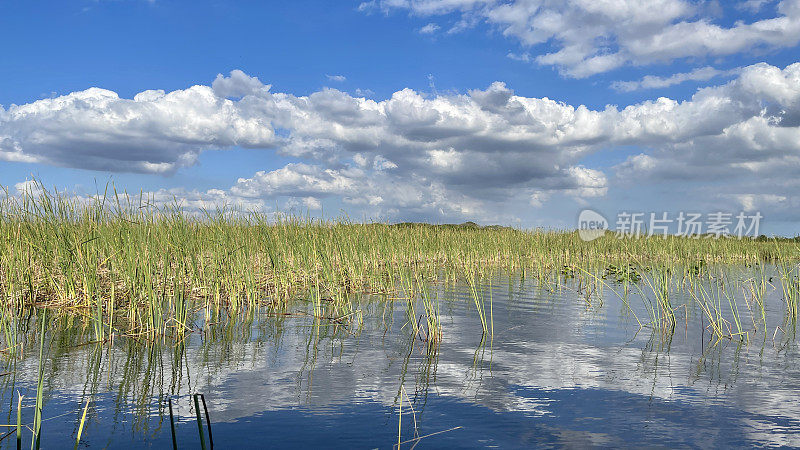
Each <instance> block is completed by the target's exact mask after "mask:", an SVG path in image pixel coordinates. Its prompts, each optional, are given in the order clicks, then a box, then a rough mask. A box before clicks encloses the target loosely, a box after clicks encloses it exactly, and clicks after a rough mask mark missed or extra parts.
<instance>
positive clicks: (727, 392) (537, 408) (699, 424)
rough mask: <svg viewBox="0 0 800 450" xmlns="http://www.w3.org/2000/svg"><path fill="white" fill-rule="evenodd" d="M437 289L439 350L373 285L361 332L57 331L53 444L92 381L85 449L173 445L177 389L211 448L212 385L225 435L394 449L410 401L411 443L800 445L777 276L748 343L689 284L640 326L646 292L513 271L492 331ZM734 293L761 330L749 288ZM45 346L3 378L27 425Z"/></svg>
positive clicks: (469, 303) (276, 320) (294, 323)
mask: <svg viewBox="0 0 800 450" xmlns="http://www.w3.org/2000/svg"><path fill="white" fill-rule="evenodd" d="M431 289H432V291H431V292H432V295H434V296H436V297H437V298H438V299H439V304H440V307H441V315H442V320H443V341H442V343H441V345H440V346H439V347H438V351H436V352H428V351H427V347H426V344H425V343H424V342H421V341H420V339H418V338H415V337H414V335H413V332H412V331H411V329H410V326H409V325H408V324H407V320H408V317H409V316H408V313H407V302H405V301H403V300H395V301H391V300H388V301H387V300H385V299H380V298H379V297H373V298H366V297H365V298H361V299H359V300H358V301H359V302H360V303H361V305H360V308H361V310H362V311H363V313H364V321H363V326H362V327H361V329H358V330H357V329H354V328H352V327H351V328H350V329H348V328H346V327H342V326H333V325H325V326H314V322H313V321H312V320H310V319H309V318H307V317H302V316H301V317H294V316H282V317H270V316H268V315H267V314H266V310H265V312H264V314H258V315H256V317H255V318H254V320H253V322H252V323H251V324H249V325H245V324H242V323H239V322H236V323H229V324H216V325H213V326H210V327H209V331H208V332H206V333H200V332H197V333H192V334H190V335H189V337H188V339H187V341H186V342H185V345H176V344H175V343H174V342H172V341H170V340H168V341H165V342H162V343H144V342H137V341H134V340H130V339H117V340H116V341H115V343H114V345H113V346H109V345H107V344H106V345H104V346H99V345H95V344H88V345H85V343H86V342H87V341H88V339H87V338H86V337H85V336H81V335H80V333H77V332H70V333H66V332H62V333H52V335H51V336H50V337H49V338H50V342H51V343H50V346H49V351H48V355H49V357H48V360H47V361H48V362H47V365H46V379H45V390H46V392H47V397H46V401H45V404H44V413H43V415H44V417H45V419H46V420H45V422H44V423H43V427H42V430H43V434H42V447H43V448H62V447H63V448H67V447H70V448H71V447H72V445H73V444H74V439H75V435H76V433H77V424H78V421H79V418H80V412H81V410H82V406H83V404H85V401H86V399H87V397H89V396H91V398H92V399H93V400H92V403H91V404H90V407H89V410H88V414H87V425H86V429H85V430H84V432H83V437H82V442H81V445H82V446H83V447H90V448H105V447H110V448H140V447H153V448H167V447H170V446H171V444H172V438H171V433H170V427H169V414H168V412H167V409H166V406H165V404H166V399H167V398H170V397H171V398H172V399H173V402H174V412H175V419H176V421H177V426H176V433H177V440H178V444H179V447H180V448H199V444H200V442H199V436H198V433H197V424H196V422H195V421H194V417H195V416H194V408H193V405H192V401H191V394H192V393H195V392H199V393H203V394H204V395H205V398H206V401H207V406H208V410H209V415H210V417H211V421H212V432H213V439H214V444H215V447H217V448H235V447H240V448H245V447H264V446H269V447H327V448H331V447H341V448H391V447H392V445H393V444H396V443H397V434H398V417H399V416H398V406H399V404H400V399H401V398H402V408H403V417H402V426H401V428H402V440H403V441H405V440H410V439H413V438H414V437H416V436H424V435H428V434H431V433H437V432H441V433H439V434H435V435H432V436H430V437H426V438H424V439H422V440H421V441H420V442H419V444H418V445H417V448H439V447H448V448H474V447H503V448H519V447H531V446H541V447H550V446H558V447H561V446H571V447H586V446H603V447H605V446H614V447H617V446H629V447H640V446H648V447H661V446H663V447H675V446H693V447H703V448H719V447H752V446H800V399H798V395H797V393H798V392H800V391H799V390H798V387H800V364H798V363H799V362H800V358H798V346H797V343H796V340H795V338H794V337H793V335H792V334H793V332H792V331H791V329H792V328H793V327H792V326H791V324H786V323H785V304H784V303H783V300H782V294H781V292H780V287H778V288H777V289H774V290H773V289H772V288H770V290H769V291H768V293H767V296H766V298H767V313H768V320H767V326H766V329H767V332H765V331H764V328H765V327H764V326H763V325H759V326H760V327H761V331H760V332H758V333H753V334H752V337H751V338H750V341H749V342H740V341H738V340H728V339H723V340H721V341H717V339H716V338H714V337H713V336H712V335H711V334H710V333H709V332H708V330H706V329H705V328H704V326H705V325H707V323H704V322H703V321H701V317H700V316H701V312H700V310H699V308H697V306H696V305H695V304H694V302H692V301H690V300H689V299H688V298H685V297H681V296H676V297H675V300H674V301H673V304H675V305H680V304H686V305H687V306H686V307H685V308H681V309H679V312H678V313H677V316H678V326H677V327H676V329H675V331H674V333H668V334H664V333H661V332H658V331H653V330H652V329H651V328H644V329H641V328H640V327H639V325H638V323H637V321H636V318H635V317H634V314H636V316H638V317H640V318H643V317H646V316H647V313H646V311H645V309H644V302H643V300H642V298H641V294H639V292H638V290H636V289H633V290H632V291H631V295H630V296H629V297H628V299H627V301H628V304H629V305H630V306H631V308H632V309H633V313H632V312H631V310H630V308H628V307H627V306H626V305H625V303H623V301H622V300H621V299H620V298H619V297H618V296H617V295H615V294H614V293H612V292H610V290H608V289H607V290H605V292H604V293H603V295H602V297H600V296H595V298H594V299H592V301H591V304H589V303H587V301H586V300H585V298H584V296H583V295H582V294H580V293H579V292H578V286H577V285H576V283H574V282H569V281H568V282H567V284H566V285H565V286H562V287H560V288H555V287H551V288H544V287H541V286H538V285H537V283H535V282H533V281H529V280H522V279H521V278H520V277H519V276H517V275H514V276H503V277H497V278H495V279H494V280H493V281H492V283H491V287H489V286H487V287H486V288H485V289H484V298H485V299H486V301H487V308H488V302H489V299H490V298H491V303H492V311H491V312H492V315H493V328H494V336H493V337H489V336H483V335H482V327H481V323H480V320H479V317H478V314H477V312H476V309H475V304H474V301H473V300H472V297H471V296H470V295H469V290H468V289H467V288H466V287H465V286H455V287H448V288H445V287H442V286H432V287H431ZM615 289H618V290H619V291H620V292H622V287H621V286H615ZM490 294H491V295H490ZM601 300H602V301H601ZM417 308H418V309H417V313H416V314H417V315H419V314H420V312H421V311H422V309H421V305H418V306H417ZM738 308H739V310H740V314H741V317H742V321H743V324H744V325H749V328H751V329H752V328H753V326H752V319H751V318H750V312H749V310H748V307H747V303H746V302H745V301H744V300H740V304H739V305H738ZM308 309H309V307H308V305H304V304H302V303H298V304H296V305H293V307H290V308H288V310H287V311H288V312H304V311H308ZM759 314H760V313H759ZM744 325H743V326H744ZM54 328H55V327H54ZM82 344H84V345H82ZM33 347H34V345H29V346H28V349H27V351H28V352H29V354H26V355H25V358H24V359H23V361H21V362H18V363H17V366H16V370H13V369H14V367H13V366H10V367H9V369H8V370H10V371H13V374H11V375H7V376H5V377H3V379H2V382H3V383H5V384H4V385H3V389H2V401H3V402H4V404H5V405H7V406H6V407H4V409H3V410H5V411H10V410H11V408H12V403H13V405H14V406H16V393H17V392H18V391H19V392H21V393H22V394H23V395H24V396H25V397H26V399H25V400H24V402H23V406H24V412H23V421H27V422H31V421H32V413H33V408H32V405H33V403H32V400H31V399H32V398H33V397H35V391H36V372H37V369H36V368H37V361H38V358H37V355H34V354H32V353H33V352H32V351H30V349H31V348H33ZM401 386H402V392H403V394H402V395H401ZM412 408H413V413H412ZM14 414H15V412H14ZM14 421H15V417H14V416H12V414H11V413H9V414H8V418H7V419H6V420H4V422H5V423H14ZM447 430H449V431H447ZM25 436H26V438H27V439H24V440H23V445H25V446H26V448H27V446H28V445H29V439H30V435H29V434H26V435H25ZM0 444H2V445H5V446H7V447H11V446H12V445H15V441H14V440H13V436H10V437H8V438H6V439H3V441H0ZM412 445H413V442H411V443H406V444H403V448H410V447H411V446H412Z"/></svg>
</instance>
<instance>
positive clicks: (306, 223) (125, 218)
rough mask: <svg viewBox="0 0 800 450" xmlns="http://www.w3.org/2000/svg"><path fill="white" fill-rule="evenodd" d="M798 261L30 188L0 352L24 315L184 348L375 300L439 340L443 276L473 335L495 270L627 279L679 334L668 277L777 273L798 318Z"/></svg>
mask: <svg viewBox="0 0 800 450" xmlns="http://www.w3.org/2000/svg"><path fill="white" fill-rule="evenodd" d="M798 256H800V251H798V248H797V246H796V245H795V244H794V243H793V242H779V241H766V242H761V241H756V240H739V239H730V238H723V239H716V240H715V239H688V238H678V237H668V238H667V239H661V238H658V239H616V238H615V237H614V236H612V235H607V236H604V237H601V238H599V239H597V240H595V241H592V242H584V241H582V240H580V239H579V237H578V236H577V234H576V233H574V232H560V231H544V230H530V231H521V230H514V229H511V228H502V227H491V228H480V227H476V226H469V227H460V226H446V225H439V226H437V225H424V224H401V225H389V224H383V223H366V224H365V223H351V222H349V221H348V220H346V219H336V220H318V219H310V218H300V217H293V216H286V215H271V216H268V215H263V214H255V213H246V212H243V211H236V210H230V209H219V210H215V211H205V212H204V213H203V214H201V215H200V216H192V215H189V214H185V213H184V212H183V211H181V209H180V208H179V207H178V205H168V206H165V207H156V206H154V205H153V204H152V203H151V202H149V201H148V199H147V198H145V197H135V196H130V195H125V194H119V193H117V192H116V191H115V190H114V189H113V188H107V189H106V190H105V192H103V193H101V194H99V195H97V196H95V197H93V198H90V199H78V198H75V197H70V196H66V195H63V194H61V193H59V192H57V191H48V190H47V189H45V188H44V187H43V186H41V185H39V186H37V189H36V190H35V191H28V192H25V193H22V194H20V195H12V194H10V193H8V192H6V193H5V195H4V196H2V199H0V295H2V296H3V298H4V303H3V308H2V313H0V327H2V333H0V334H2V336H3V339H4V343H5V348H6V349H7V350H9V351H14V349H17V348H18V344H20V343H19V342H17V341H16V336H17V335H18V333H17V329H18V327H19V323H18V322H19V321H20V317H21V316H22V315H23V314H24V311H25V310H26V309H28V308H31V307H37V308H46V309H49V310H51V311H54V313H55V314H58V315H63V314H69V315H72V316H74V317H77V318H80V320H82V321H83V323H84V324H85V326H86V327H88V330H87V331H88V332H89V333H88V334H89V335H91V336H92V338H93V339H94V340H95V341H97V342H106V341H110V340H112V339H113V338H114V337H115V336H120V335H125V336H132V337H137V338H142V339H154V338H157V337H159V336H173V337H175V338H178V339H180V338H181V337H182V336H183V335H185V333H187V332H190V331H193V330H196V329H198V328H203V327H206V326H207V325H208V324H215V323H221V322H225V321H226V320H229V319H230V318H231V317H234V316H238V315H242V314H252V311H253V310H255V309H260V308H267V310H270V311H279V310H281V308H284V307H285V305H287V304H289V303H290V302H292V301H294V300H297V299H305V300H310V301H311V302H313V305H314V308H313V315H314V316H315V317H316V318H317V319H318V320H320V321H327V322H337V323H342V324H344V323H355V325H356V326H357V325H358V323H359V322H360V321H361V320H362V317H361V313H360V311H359V309H358V308H357V307H356V305H355V304H354V303H353V301H352V300H351V298H352V297H353V295H352V294H357V293H375V294H382V295H387V296H402V297H405V298H407V299H413V298H416V297H418V296H419V298H421V300H422V311H421V313H422V314H421V316H422V322H423V323H422V324H420V323H418V322H419V319H420V318H419V317H417V316H416V315H414V316H413V317H411V318H410V321H412V322H413V327H414V329H415V332H418V333H420V332H421V333H423V334H425V335H427V336H428V339H429V340H432V341H435V340H438V339H439V338H438V337H437V336H439V334H440V330H441V325H440V320H439V318H438V314H439V307H438V300H436V299H435V298H431V297H430V296H429V295H428V293H427V292H426V291H425V290H424V288H423V287H422V286H424V285H425V284H426V283H430V282H432V281H437V280H438V281H444V282H450V283H453V282H456V281H458V280H460V281H465V282H466V283H467V284H468V286H469V288H470V292H471V293H472V299H473V302H474V304H475V308H476V310H477V316H478V320H480V323H481V327H482V329H483V331H484V333H487V334H491V332H492V320H491V316H492V305H491V301H488V302H487V299H486V298H485V289H482V288H481V285H482V283H483V282H484V280H485V279H487V277H490V276H491V275H492V274H493V273H495V271H497V270H498V269H499V270H505V271H507V272H511V271H521V272H522V274H523V275H522V276H523V277H529V278H530V277H533V278H535V279H536V280H538V281H539V282H540V283H542V284H551V283H553V279H554V278H553V274H559V273H560V277H558V278H560V280H561V281H560V282H562V283H563V282H566V281H567V280H569V279H573V278H575V277H576V276H577V277H579V278H580V280H579V281H580V282H581V283H583V286H582V288H581V289H582V290H583V292H584V293H585V298H586V301H587V303H591V301H592V298H593V293H594V292H600V291H601V290H602V289H603V288H604V287H607V286H608V285H609V282H613V283H615V284H617V285H620V284H621V285H622V291H623V292H624V293H625V295H626V296H627V292H628V291H629V289H631V288H632V286H638V287H637V288H636V289H638V290H639V291H640V293H641V291H642V289H644V290H647V291H648V292H647V294H646V295H643V297H645V298H647V299H648V300H646V302H649V303H648V308H647V310H648V314H649V315H650V322H651V323H659V324H661V326H664V327H674V325H675V317H674V312H675V310H674V307H673V306H672V305H671V304H670V295H669V293H670V289H672V287H671V286H672V283H674V281H673V276H674V274H675V273H676V271H677V270H678V269H677V268H678V267H688V268H689V269H688V270H687V271H686V273H685V274H684V276H685V277H686V276H688V277H689V278H690V279H696V278H701V277H703V276H704V273H705V270H706V269H705V268H706V267H707V266H708V265H710V264H745V263H752V262H771V263H774V264H776V265H778V267H781V268H782V272H781V274H780V277H781V281H782V283H781V284H782V286H783V290H784V297H785V299H786V302H787V311H788V312H789V314H790V318H791V320H792V321H795V319H796V315H797V309H798V303H800V283H798V282H797V279H798V274H797V272H798V270H797V266H796V265H795V263H796V261H797V260H798ZM587 273H588V274H592V275H591V276H588V275H586V274H587ZM600 274H603V276H602V278H603V279H604V280H605V282H604V281H603V280H601V278H600V276H599V275H600ZM693 282H694V281H690V284H691V283H693ZM558 283H559V281H556V282H555V284H558ZM758 289H762V288H758ZM756 292H760V291H756ZM594 298H597V296H596V295H595V296H594ZM489 300H490V299H489ZM487 303H488V304H487ZM707 306H709V307H711V306H712V305H710V304H707ZM411 309H412V310H413V305H412V308H411ZM712 309H713V308H712ZM709 312H711V313H712V316H713V315H714V314H715V313H713V311H712V310H711V309H709ZM198 313H199V314H200V316H201V317H202V320H201V322H200V323H197V321H196V318H197V317H198ZM735 321H736V322H737V323H736V326H737V327H739V326H740V325H741V324H740V323H739V322H738V316H737V317H736V318H735ZM421 325H424V329H422V328H420V327H421Z"/></svg>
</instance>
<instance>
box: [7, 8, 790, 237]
mask: <svg viewBox="0 0 800 450" xmlns="http://www.w3.org/2000/svg"><path fill="white" fill-rule="evenodd" d="M0 27H1V28H0V29H2V30H3V31H4V34H5V36H7V37H13V38H10V39H9V38H7V39H3V40H2V41H0V105H2V108H3V109H0V184H2V185H4V186H8V187H10V188H11V189H12V191H14V190H15V189H17V188H20V189H21V188H22V186H23V184H21V183H23V182H25V180H28V179H30V178H31V177H32V176H36V177H37V178H39V179H40V180H41V181H43V182H44V183H46V184H47V185H53V186H57V187H58V188H60V189H66V190H68V191H70V192H75V193H76V194H90V193H92V192H93V191H94V186H95V184H100V185H104V184H105V183H106V182H107V181H109V180H113V182H114V183H115V184H116V186H117V187H118V188H120V189H126V190H127V191H129V192H136V193H138V192H140V191H143V192H146V193H148V195H152V196H153V197H154V198H156V199H159V201H165V202H166V201H170V200H171V199H176V200H178V201H180V202H181V203H182V204H184V206H185V207H186V208H187V209H193V208H198V207H203V206H214V205H218V204H222V203H225V204H234V205H240V206H242V207H244V208H252V209H258V210H261V211H264V212H272V211H276V210H287V209H294V210H296V211H310V212H311V213H312V214H323V213H324V214H325V215H326V216H331V215H338V214H340V212H346V213H347V214H348V215H350V216H351V217H355V218H366V219H368V220H389V221H397V220H426V221H432V222H458V221H464V220H476V221H478V222H481V223H505V224H512V225H515V226H519V227H533V226H548V227H574V222H575V218H576V217H577V214H578V212H579V211H580V210H581V209H582V208H585V207H592V208H595V209H598V210H600V211H602V212H604V213H605V214H606V215H607V216H608V217H612V218H613V217H614V216H615V215H616V214H617V213H618V212H619V211H624V210H634V211H643V212H651V211H668V212H670V213H671V214H672V213H677V212H679V211H697V212H703V213H706V212H712V211H717V210H720V211H729V212H734V213H735V212H738V211H743V210H744V211H749V212H754V211H756V210H758V211H761V212H762V214H763V215H764V217H765V220H764V230H763V231H765V232H772V233H781V234H792V235H793V234H796V233H800V229H798V227H797V226H796V224H797V219H798V218H800V214H798V213H796V212H795V211H797V210H798V206H800V198H798V196H797V195H796V192H797V188H798V182H797V181H795V180H794V178H795V175H794V174H796V173H797V169H798V168H800V129H799V127H800V66H798V65H793V64H795V63H797V62H798V61H800V58H798V57H799V56H800V51H798V41H800V1H798V0H783V1H757V0H749V1H740V2H714V1H686V0H654V1H643V0H624V1H619V2H597V1H592V2H590V1H586V0H580V1H578V0H575V1H566V2H564V1H551V0H529V1H525V0H503V1H501V0H375V1H370V2H361V1H354V2H348V1H336V2H330V1H295V2H222V1H215V2H208V1H193V2H178V1H169V0H154V1H146V0H119V1H105V0H98V1H66V2H39V1H29V2H22V1H4V2H0ZM215 80H217V82H215ZM192 86H197V88H192ZM91 88H97V89H94V90H93V89H91ZM158 90H161V91H163V92H162V93H158V92H152V91H158ZM145 91H148V92H151V93H150V94H147V95H140V96H139V97H137V99H136V100H134V97H135V96H137V94H139V93H142V92H145ZM659 99H661V100H659Z"/></svg>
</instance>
